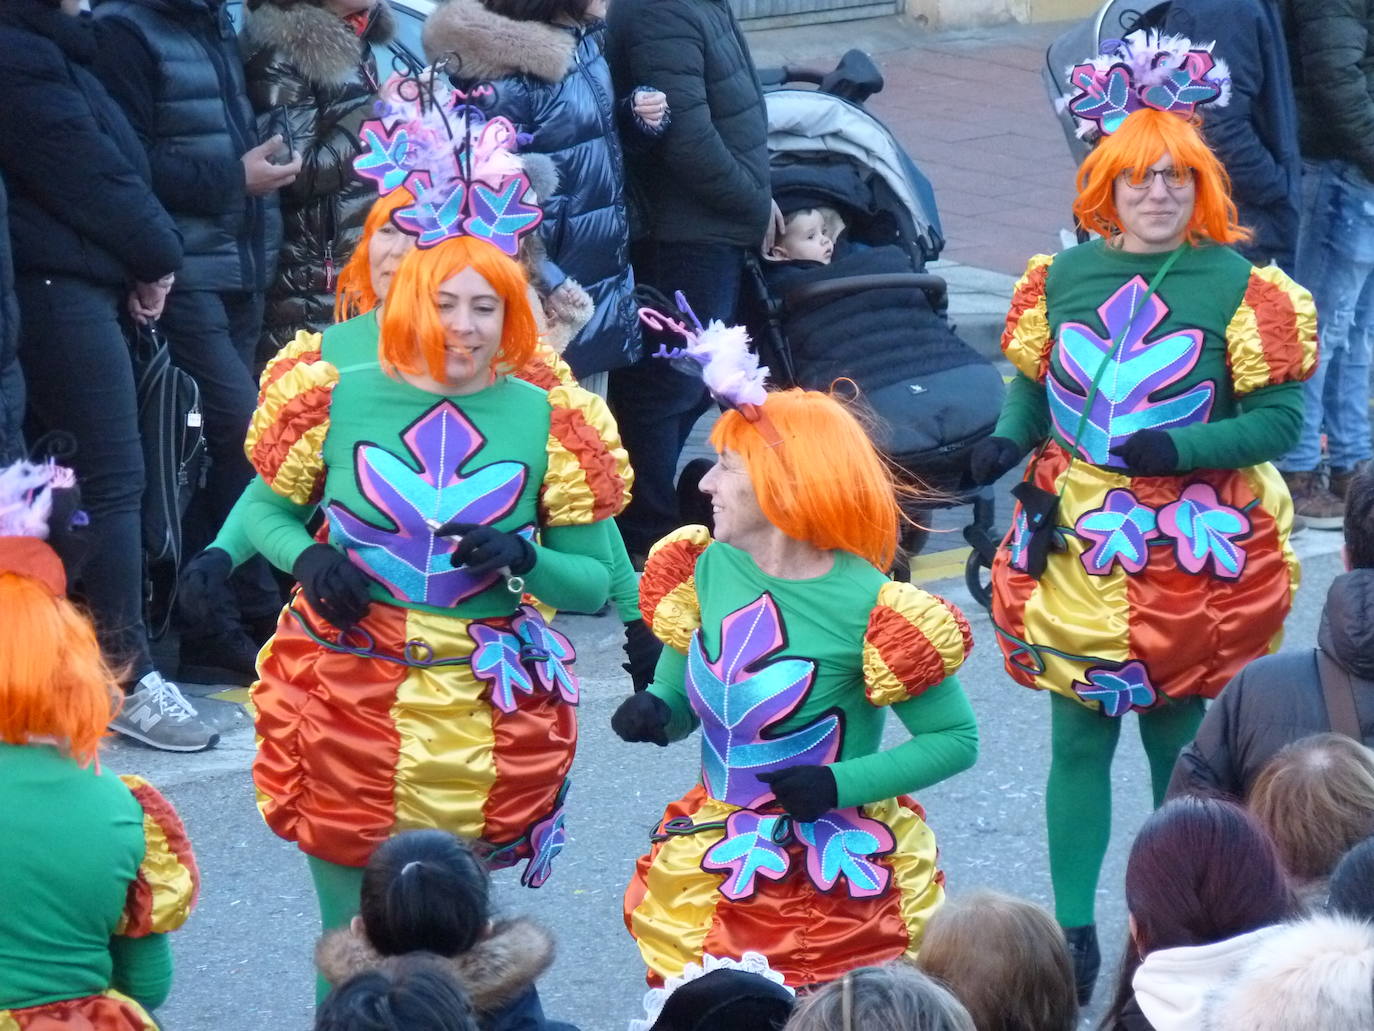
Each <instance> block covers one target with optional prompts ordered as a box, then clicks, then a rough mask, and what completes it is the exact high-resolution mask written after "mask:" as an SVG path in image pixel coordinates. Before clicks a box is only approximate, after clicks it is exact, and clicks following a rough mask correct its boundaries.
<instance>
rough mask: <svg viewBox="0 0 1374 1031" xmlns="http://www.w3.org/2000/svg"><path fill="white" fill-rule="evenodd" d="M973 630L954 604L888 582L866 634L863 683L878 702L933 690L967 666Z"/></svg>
mask: <svg viewBox="0 0 1374 1031" xmlns="http://www.w3.org/2000/svg"><path fill="white" fill-rule="evenodd" d="M972 649H973V631H972V630H970V629H969V625H968V620H967V619H965V618H964V614H963V613H962V612H960V611H959V609H958V608H956V607H955V606H954V605H951V604H950V603H949V602H947V601H945V599H943V598H941V597H939V596H938V595H934V594H928V593H927V592H925V591H923V590H921V589H920V588H919V587H915V586H913V585H912V584H908V583H895V582H894V583H887V584H884V585H883V586H882V587H881V588H880V589H879V590H878V602H877V604H876V605H874V606H873V611H872V612H871V613H869V616H868V629H867V630H866V631H865V632H864V649H863V664H864V684H865V690H866V692H867V695H868V700H869V701H870V702H871V703H873V704H874V705H893V704H895V703H897V702H900V701H904V700H906V699H907V698H914V697H916V696H917V695H919V694H921V693H922V692H923V691H926V690H929V689H930V688H932V687H934V686H935V685H936V684H938V683H940V681H942V680H944V679H945V678H946V677H947V676H949V675H950V674H951V673H954V672H955V671H956V670H958V668H959V667H960V666H962V665H963V664H964V660H965V659H966V658H967V657H968V653H969V652H970V651H972Z"/></svg>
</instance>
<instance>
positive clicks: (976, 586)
mask: <svg viewBox="0 0 1374 1031" xmlns="http://www.w3.org/2000/svg"><path fill="white" fill-rule="evenodd" d="M964 584H965V586H967V587H968V592H969V594H971V595H973V600H974V601H976V602H977V603H978V604H979V605H981V606H983V608H984V609H986V610H988V611H991V610H992V567H991V566H989V565H987V564H986V563H985V562H984V561H983V557H982V556H981V555H979V554H978V552H977V550H974V551H970V552H969V556H968V560H967V561H965V563H964Z"/></svg>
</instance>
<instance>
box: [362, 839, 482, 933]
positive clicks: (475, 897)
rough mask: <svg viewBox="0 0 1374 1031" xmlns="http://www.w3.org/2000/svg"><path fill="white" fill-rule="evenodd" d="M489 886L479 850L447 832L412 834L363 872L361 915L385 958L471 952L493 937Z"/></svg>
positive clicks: (386, 845)
mask: <svg viewBox="0 0 1374 1031" xmlns="http://www.w3.org/2000/svg"><path fill="white" fill-rule="evenodd" d="M488 892H489V881H488V877H487V871H486V869H485V868H484V867H483V866H482V864H481V863H479V862H478V861H477V857H476V856H474V855H473V854H472V850H471V849H469V848H468V847H467V845H465V844H464V843H463V842H462V841H461V840H459V839H458V838H456V837H454V836H453V835H452V834H449V833H447V832H446V831H437V830H426V831H404V832H402V833H400V834H397V835H396V836H395V837H394V838H391V839H390V840H388V841H386V842H383V843H382V845H381V847H379V848H378V849H377V851H376V852H374V853H373V854H372V859H371V861H370V862H369V863H368V864H367V869H366V870H364V871H363V888H362V901H361V907H360V916H361V918H362V924H363V931H364V933H365V934H366V935H367V940H368V942H370V943H371V945H372V947H373V948H374V949H376V950H377V952H379V953H380V954H381V955H383V956H399V955H402V954H404V953H407V952H421V951H424V952H433V953H436V954H438V955H440V956H456V955H459V954H460V953H463V952H467V951H468V950H469V949H470V948H472V947H473V946H474V945H475V944H477V942H478V941H479V940H480V939H481V938H482V936H483V935H484V934H485V933H486V930H487V919H488Z"/></svg>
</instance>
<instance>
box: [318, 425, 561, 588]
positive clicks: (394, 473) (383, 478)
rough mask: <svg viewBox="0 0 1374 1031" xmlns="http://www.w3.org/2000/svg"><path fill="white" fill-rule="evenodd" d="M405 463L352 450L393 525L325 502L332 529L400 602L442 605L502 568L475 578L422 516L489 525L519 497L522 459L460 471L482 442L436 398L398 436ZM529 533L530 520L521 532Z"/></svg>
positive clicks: (363, 487)
mask: <svg viewBox="0 0 1374 1031" xmlns="http://www.w3.org/2000/svg"><path fill="white" fill-rule="evenodd" d="M401 439H402V441H403V442H404V443H405V446H406V448H407V450H408V451H409V453H410V455H411V456H413V458H414V459H415V461H416V462H417V463H418V465H419V471H418V472H417V471H416V470H415V469H414V468H413V467H412V466H411V465H410V464H409V463H407V462H406V461H404V460H402V459H401V458H399V457H397V456H396V455H394V454H392V453H391V452H390V451H388V450H386V449H385V448H383V447H379V446H377V445H375V444H359V445H358V446H357V448H356V450H355V451H354V475H355V476H356V477H357V482H358V488H359V490H360V492H361V493H362V495H363V496H364V497H365V498H367V500H368V501H369V502H371V503H372V504H373V505H374V506H375V507H376V509H377V511H378V512H380V513H381V514H382V515H383V516H384V517H386V518H387V519H389V520H390V521H391V526H389V527H388V526H377V525H374V524H373V523H370V522H368V521H366V520H364V519H361V518H359V517H358V516H356V515H354V514H353V513H352V512H350V511H349V510H348V509H347V508H346V507H344V506H343V505H340V504H338V503H337V502H336V503H333V504H331V505H330V506H329V522H330V532H331V535H332V536H333V538H334V540H335V541H336V542H337V543H339V544H340V545H342V546H343V547H344V549H345V550H346V551H348V553H349V554H350V555H352V556H353V557H354V560H355V561H356V562H357V563H358V565H359V566H360V567H361V568H362V569H364V570H366V571H367V572H368V573H369V574H370V575H371V576H372V577H373V578H374V579H376V580H377V581H378V582H380V583H381V584H382V585H383V586H384V587H386V589H387V590H388V591H390V592H391V594H392V595H393V596H394V597H396V598H398V599H400V600H403V601H414V602H420V603H422V604H426V605H435V606H440V607H447V606H451V605H456V604H458V603H459V602H461V601H464V600H465V599H467V598H470V597H472V596H473V595H475V594H479V593H481V592H482V591H484V590H486V589H487V588H488V587H490V586H491V585H492V584H494V583H496V582H497V580H499V579H500V578H501V576H502V574H501V573H500V572H491V573H486V574H484V575H482V576H478V577H475V576H473V575H472V574H471V573H470V572H468V570H467V569H466V568H464V567H459V568H456V569H455V568H454V567H453V565H452V564H451V562H450V560H449V556H451V555H452V554H453V550H454V549H455V548H456V547H457V544H456V543H455V542H454V541H453V540H452V539H449V538H443V537H435V536H434V533H433V531H432V530H430V528H429V524H428V523H427V522H426V520H427V519H432V520H437V521H439V522H441V523H442V522H450V521H455V520H456V521H461V522H469V523H494V522H496V521H497V520H498V519H501V518H502V517H504V516H506V515H508V514H509V513H510V512H511V511H512V510H513V509H514V508H515V506H516V504H517V502H519V500H520V493H521V491H522V490H523V489H524V486H525V480H526V477H527V476H528V470H527V469H526V467H525V465H524V464H523V463H521V462H508V461H502V462H493V463H491V464H490V465H484V466H480V467H478V468H476V469H474V470H472V471H471V472H470V473H468V474H464V473H462V472H461V469H462V467H463V465H464V463H466V462H467V461H468V460H469V459H471V458H472V456H473V455H475V454H476V453H477V452H478V450H480V448H481V447H482V445H483V444H484V443H485V440H484V438H483V437H482V435H481V434H480V433H479V432H478V431H477V428H476V427H475V426H473V425H472V423H471V422H470V421H469V420H468V418H467V416H465V415H464V414H463V412H462V411H461V410H460V409H459V408H457V407H456V406H454V405H453V403H452V402H450V401H441V402H440V403H439V404H437V405H435V406H434V407H433V408H431V409H430V410H429V411H428V412H426V413H425V414H424V415H423V416H421V417H420V419H418V420H417V421H416V422H415V423H414V424H412V425H411V427H410V428H409V429H408V430H407V431H406V432H405V434H404V435H403V436H402V438H401ZM519 532H520V533H521V534H522V535H524V536H525V537H527V538H528V537H532V536H533V533H534V528H533V526H529V527H524V528H522V529H521V530H520V531H519Z"/></svg>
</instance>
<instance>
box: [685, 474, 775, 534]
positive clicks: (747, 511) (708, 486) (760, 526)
mask: <svg viewBox="0 0 1374 1031" xmlns="http://www.w3.org/2000/svg"><path fill="white" fill-rule="evenodd" d="M701 491H702V493H703V494H705V495H706V496H707V497H709V498H710V499H711V514H712V517H713V521H714V523H715V526H714V528H713V531H712V536H713V537H715V539H716V540H718V541H721V542H722V543H724V544H731V545H734V546H735V547H737V548H741V549H743V550H745V551H749V550H750V547H749V546H750V544H751V543H752V542H754V541H757V540H758V539H759V538H760V536H761V535H762V534H764V533H766V532H767V531H769V530H772V529H773V524H772V523H770V522H769V521H768V517H767V516H766V515H764V514H763V509H762V508H761V507H759V499H758V495H757V494H755V493H754V484H753V483H752V482H751V481H750V479H749V470H748V469H747V468H745V465H744V459H742V458H741V457H740V456H739V455H738V454H736V453H735V452H733V451H731V450H729V449H726V450H725V451H722V452H721V453H720V455H719V456H718V457H717V458H716V464H715V465H713V466H711V468H710V471H708V472H707V473H706V475H705V476H703V477H702V478H701Z"/></svg>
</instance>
